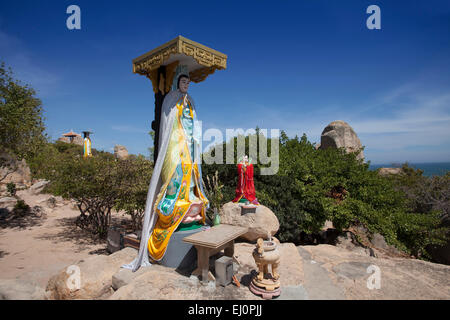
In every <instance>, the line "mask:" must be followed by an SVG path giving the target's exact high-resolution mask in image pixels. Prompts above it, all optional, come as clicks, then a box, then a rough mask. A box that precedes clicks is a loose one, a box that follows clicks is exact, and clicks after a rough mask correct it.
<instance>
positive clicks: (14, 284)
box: [0, 279, 46, 300]
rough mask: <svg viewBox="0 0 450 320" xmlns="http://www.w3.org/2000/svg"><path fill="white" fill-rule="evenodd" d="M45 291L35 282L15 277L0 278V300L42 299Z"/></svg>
mask: <svg viewBox="0 0 450 320" xmlns="http://www.w3.org/2000/svg"><path fill="white" fill-rule="evenodd" d="M45 298H46V297H45V291H44V289H43V288H41V287H39V286H38V285H37V284H35V283H32V282H28V281H24V280H17V279H7V280H4V279H0V300H44V299H45Z"/></svg>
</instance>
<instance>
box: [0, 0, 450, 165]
mask: <svg viewBox="0 0 450 320" xmlns="http://www.w3.org/2000/svg"><path fill="white" fill-rule="evenodd" d="M71 4H76V5H78V6H79V7H80V8H81V15H82V16H81V27H82V29H81V30H68V29H67V28H66V19H67V17H68V15H67V14H66V8H67V7H68V6H69V5H71ZM372 4H376V5H378V6H379V7H380V8H381V27H382V29H381V30H368V29H367V27H366V19H367V17H368V16H369V15H368V14H366V8H367V7H368V6H369V5H372ZM178 35H183V36H185V37H187V38H189V39H192V40H194V41H197V42H200V43H202V44H204V45H206V46H209V47H211V48H214V49H216V50H218V51H221V52H223V53H225V54H227V55H228V68H227V69H226V70H225V71H218V72H216V73H215V74H213V75H211V76H210V77H208V79H207V80H206V81H204V82H201V83H199V84H194V83H193V84H192V85H191V88H190V94H191V95H192V96H193V97H194V99H195V101H196V104H197V112H198V116H199V119H201V120H202V121H203V128H204V129H208V128H218V129H220V130H221V131H222V132H223V133H224V134H225V129H226V128H243V129H248V128H255V127H256V126H259V127H260V128H267V129H272V128H278V129H283V130H285V131H286V132H287V134H288V135H289V136H291V137H293V136H295V135H299V136H300V135H302V134H303V133H306V134H307V136H308V138H309V139H310V140H311V141H313V142H319V141H320V134H321V132H322V130H323V128H324V127H325V126H326V125H327V124H328V123H329V122H331V121H334V120H344V121H347V122H348V123H349V124H350V125H351V126H352V127H353V128H354V129H355V131H356V132H357V134H358V136H359V137H360V139H361V142H362V144H363V145H365V147H366V149H365V155H366V159H367V160H371V162H372V163H390V162H403V161H410V162H435V161H436V162H437V161H450V2H449V1H364V0H358V1H326V0H297V1H276V2H275V1H261V0H259V1H250V0H249V1H225V2H224V1H221V2H218V1H208V2H206V1H179V2H178V1H171V2H170V4H167V2H163V1H132V0H128V1H103V0H95V1H92V0H91V1H85V0H72V1H62V0H58V1H56V0H55V1H51V0H47V1H44V0H41V1H32V0H28V1H25V0H22V1H2V2H0V60H3V61H5V62H6V64H7V65H9V66H11V67H12V68H13V70H14V72H15V73H16V76H17V77H18V78H20V79H21V80H23V81H25V82H27V83H29V84H31V85H32V86H33V87H34V88H35V89H36V90H37V91H38V96H39V97H40V98H41V99H42V101H43V105H44V109H45V117H46V124H47V128H48V129H47V132H48V134H49V135H50V136H51V137H52V138H53V139H56V138H58V137H59V136H60V134H62V133H63V132H67V131H68V130H70V129H73V130H75V131H77V132H81V131H82V130H86V129H88V130H92V131H94V135H93V136H92V139H93V147H95V148H98V149H104V150H106V151H112V148H113V147H114V145H115V144H122V145H125V146H126V147H127V148H128V150H129V151H130V152H131V153H135V154H137V153H141V154H144V155H148V152H147V148H148V147H150V146H151V145H152V141H151V139H150V137H149V135H148V134H147V132H148V131H149V129H150V124H151V121H152V120H153V117H154V96H153V91H152V88H151V83H150V81H149V80H147V79H146V78H145V77H143V76H139V75H135V74H133V73H132V64H131V61H132V59H133V58H136V57H138V56H139V55H141V54H143V53H145V52H147V51H149V50H151V49H153V48H155V47H157V46H159V45H161V44H163V43H165V42H167V41H169V40H171V39H173V38H175V37H176V36H178ZM205 144H208V142H204V145H205Z"/></svg>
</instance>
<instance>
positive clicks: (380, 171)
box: [377, 168, 405, 176]
mask: <svg viewBox="0 0 450 320" xmlns="http://www.w3.org/2000/svg"><path fill="white" fill-rule="evenodd" d="M377 172H378V174H379V175H380V176H389V175H392V174H404V173H405V171H403V169H402V168H379V169H378V170H377Z"/></svg>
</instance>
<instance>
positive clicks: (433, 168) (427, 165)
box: [369, 162, 450, 177]
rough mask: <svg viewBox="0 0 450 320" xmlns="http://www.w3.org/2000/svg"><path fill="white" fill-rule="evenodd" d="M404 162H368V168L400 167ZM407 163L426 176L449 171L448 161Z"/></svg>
mask: <svg viewBox="0 0 450 320" xmlns="http://www.w3.org/2000/svg"><path fill="white" fill-rule="evenodd" d="M404 163H405V162H391V163H382V164H379V163H377V164H372V163H371V164H370V166H369V169H370V170H376V169H378V168H400V167H401V166H402V165H403V164H404ZM408 165H409V166H410V167H412V168H414V169H421V170H423V175H424V176H426V177H431V176H443V175H445V174H446V173H447V172H448V171H450V162H408Z"/></svg>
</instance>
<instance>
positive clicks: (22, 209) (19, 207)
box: [13, 199, 30, 216]
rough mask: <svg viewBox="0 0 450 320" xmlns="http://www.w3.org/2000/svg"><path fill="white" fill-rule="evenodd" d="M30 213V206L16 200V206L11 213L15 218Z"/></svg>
mask: <svg viewBox="0 0 450 320" xmlns="http://www.w3.org/2000/svg"><path fill="white" fill-rule="evenodd" d="M29 211H30V206H29V205H28V204H26V203H25V201H23V200H22V199H20V200H17V202H16V204H15V205H14V209H13V212H14V214H15V215H17V216H22V215H25V214H27V213H28V212H29Z"/></svg>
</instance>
